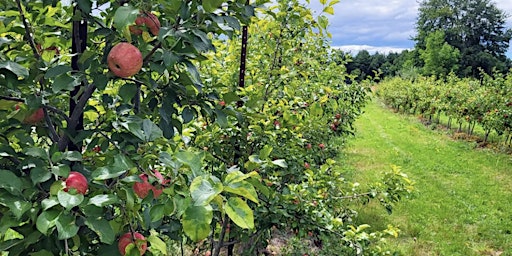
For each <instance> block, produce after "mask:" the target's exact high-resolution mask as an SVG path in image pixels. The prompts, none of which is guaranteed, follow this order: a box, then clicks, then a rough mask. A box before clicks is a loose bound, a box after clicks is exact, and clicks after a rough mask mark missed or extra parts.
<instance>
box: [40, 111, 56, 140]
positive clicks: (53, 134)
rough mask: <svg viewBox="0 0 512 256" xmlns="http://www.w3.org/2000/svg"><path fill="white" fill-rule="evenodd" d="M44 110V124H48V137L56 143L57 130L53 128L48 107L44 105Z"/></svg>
mask: <svg viewBox="0 0 512 256" xmlns="http://www.w3.org/2000/svg"><path fill="white" fill-rule="evenodd" d="M43 112H44V120H45V122H46V125H48V130H50V139H51V140H52V141H53V142H55V143H57V142H59V135H58V134H57V131H56V130H55V127H53V123H52V119H51V118H50V116H49V115H48V109H46V107H43Z"/></svg>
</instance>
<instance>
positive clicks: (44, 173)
mask: <svg viewBox="0 0 512 256" xmlns="http://www.w3.org/2000/svg"><path fill="white" fill-rule="evenodd" d="M51 177H52V173H51V172H49V171H48V170H47V169H43V168H41V167H34V168H32V170H30V179H31V180H32V184H34V185H36V184H38V183H42V182H45V181H47V180H49V179H51Z"/></svg>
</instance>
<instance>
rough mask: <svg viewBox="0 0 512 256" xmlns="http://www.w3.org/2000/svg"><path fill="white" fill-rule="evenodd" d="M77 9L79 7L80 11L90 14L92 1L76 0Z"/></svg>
mask: <svg viewBox="0 0 512 256" xmlns="http://www.w3.org/2000/svg"><path fill="white" fill-rule="evenodd" d="M77 2H78V7H80V9H81V10H82V11H83V12H85V13H87V14H89V13H91V10H92V1H91V0H78V1H77Z"/></svg>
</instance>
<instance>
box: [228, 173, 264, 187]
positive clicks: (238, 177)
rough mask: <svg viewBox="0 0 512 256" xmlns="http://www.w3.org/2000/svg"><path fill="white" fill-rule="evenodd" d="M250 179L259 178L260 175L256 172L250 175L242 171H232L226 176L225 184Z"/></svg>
mask: <svg viewBox="0 0 512 256" xmlns="http://www.w3.org/2000/svg"><path fill="white" fill-rule="evenodd" d="M250 177H259V174H258V173H257V172H255V171H252V172H249V173H245V174H244V173H242V172H241V171H232V172H230V173H228V175H226V178H224V183H225V184H230V183H237V182H240V181H243V180H246V179H248V178H250Z"/></svg>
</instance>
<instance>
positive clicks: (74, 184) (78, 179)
mask: <svg viewBox="0 0 512 256" xmlns="http://www.w3.org/2000/svg"><path fill="white" fill-rule="evenodd" d="M88 187H89V185H88V183H87V179H86V178H85V176H84V175H83V174H81V173H79V172H70V173H69V176H68V177H67V178H66V187H65V188H64V191H66V192H68V190H69V189H70V188H74V189H76V191H77V192H78V193H80V194H82V195H85V193H86V192H87V188H88Z"/></svg>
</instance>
